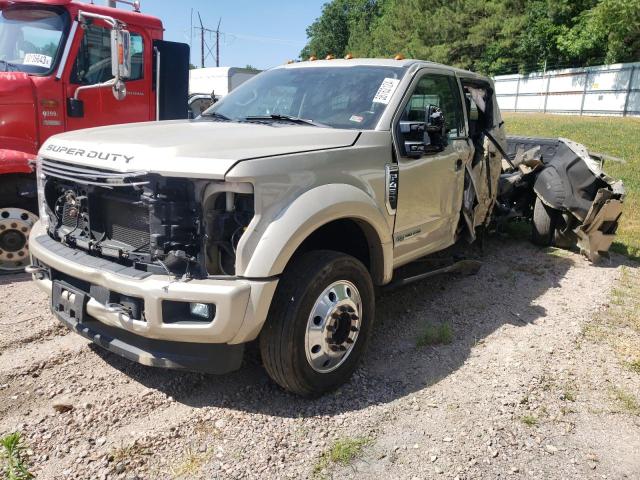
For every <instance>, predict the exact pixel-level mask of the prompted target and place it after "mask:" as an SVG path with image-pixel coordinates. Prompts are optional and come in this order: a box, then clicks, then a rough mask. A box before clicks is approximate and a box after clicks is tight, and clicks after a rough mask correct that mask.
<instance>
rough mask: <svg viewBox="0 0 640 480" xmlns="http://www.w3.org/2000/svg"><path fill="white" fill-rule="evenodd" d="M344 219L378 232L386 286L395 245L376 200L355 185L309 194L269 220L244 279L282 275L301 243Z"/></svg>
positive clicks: (344, 185) (325, 187) (324, 189)
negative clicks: (361, 223) (320, 230)
mask: <svg viewBox="0 0 640 480" xmlns="http://www.w3.org/2000/svg"><path fill="white" fill-rule="evenodd" d="M343 218H349V219H354V220H359V221H361V222H364V223H366V224H368V225H369V227H371V229H372V230H373V231H375V233H376V235H377V237H378V239H377V240H378V241H379V242H380V246H381V250H382V255H383V259H382V260H383V278H382V281H383V283H387V282H388V281H389V280H390V279H391V276H392V273H393V243H392V235H391V229H390V228H389V225H388V223H387V221H386V218H385V214H384V213H383V212H382V210H381V209H380V207H379V206H378V205H377V204H376V202H375V201H374V199H373V198H371V197H370V196H369V195H367V194H366V193H365V192H364V191H362V190H360V189H359V188H356V187H354V186H352V185H346V184H330V185H322V186H320V187H316V188H314V189H312V190H309V191H307V192H305V193H304V194H302V195H301V196H299V197H298V198H297V199H296V200H295V201H294V202H293V203H291V204H290V205H288V206H287V208H286V209H284V210H282V211H281V212H280V213H279V214H278V215H277V216H276V217H275V218H273V219H270V221H269V223H268V226H267V227H266V229H264V233H263V234H262V235H261V236H260V238H259V239H258V242H257V245H256V248H255V250H254V251H253V253H252V254H251V255H250V258H249V259H248V262H247V263H246V266H245V268H244V269H242V266H243V265H242V264H241V265H239V266H240V271H243V276H245V277H250V278H263V277H273V276H276V275H279V274H281V273H282V272H283V271H284V268H285V266H286V265H287V263H288V262H289V260H290V259H291V257H292V256H293V254H294V253H295V251H296V249H297V248H298V247H299V246H300V245H301V244H302V242H303V241H304V240H305V239H306V238H307V237H308V236H309V235H311V234H312V233H313V232H314V231H315V230H317V229H318V228H320V227H321V226H323V225H325V224H327V223H329V222H331V221H333V220H339V219H343Z"/></svg>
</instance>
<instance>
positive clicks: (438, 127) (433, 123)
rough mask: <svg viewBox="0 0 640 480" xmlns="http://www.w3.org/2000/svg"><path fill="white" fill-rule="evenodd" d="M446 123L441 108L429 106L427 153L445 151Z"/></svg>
mask: <svg viewBox="0 0 640 480" xmlns="http://www.w3.org/2000/svg"><path fill="white" fill-rule="evenodd" d="M446 123H447V122H446V121H445V118H444V113H442V110H441V109H440V107H437V106H435V105H429V106H428V107H427V108H426V109H425V119H424V124H425V135H424V143H425V150H426V151H425V153H437V152H441V151H442V150H444V149H445V147H446V146H447V130H446Z"/></svg>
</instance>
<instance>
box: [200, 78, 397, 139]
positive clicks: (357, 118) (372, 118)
mask: <svg viewBox="0 0 640 480" xmlns="http://www.w3.org/2000/svg"><path fill="white" fill-rule="evenodd" d="M405 72H406V69H404V68H402V67H379V66H354V67H304V68H295V67H294V68H276V69H273V70H269V71H267V72H264V73H261V74H259V75H257V76H256V77H254V78H253V79H251V80H249V81H248V82H246V83H244V84H242V85H241V86H239V87H238V88H237V89H236V90H234V91H233V92H231V93H230V94H229V95H227V96H226V97H224V98H223V99H222V100H220V101H219V102H218V103H216V104H215V105H213V106H212V107H211V108H209V109H208V110H206V111H205V112H204V113H203V116H204V117H207V116H216V117H218V118H221V119H225V118H226V119H229V120H236V121H237V120H249V121H251V120H260V121H269V119H271V120H272V121H287V118H286V117H290V118H289V119H288V120H289V121H293V120H298V121H301V120H304V121H306V122H305V123H313V124H316V125H322V126H329V127H334V128H348V129H373V128H375V126H376V124H377V122H378V120H379V118H380V116H381V115H382V112H383V111H384V109H385V108H386V106H387V104H388V103H389V100H390V98H391V96H392V95H393V93H394V91H395V89H396V87H397V85H398V83H399V81H400V79H401V78H402V76H403V75H404V74H405ZM256 117H257V118H256Z"/></svg>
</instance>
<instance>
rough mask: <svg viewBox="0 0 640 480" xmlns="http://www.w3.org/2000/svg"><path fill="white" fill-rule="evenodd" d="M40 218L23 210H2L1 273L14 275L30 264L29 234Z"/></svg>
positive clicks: (0, 239) (0, 212)
mask: <svg viewBox="0 0 640 480" xmlns="http://www.w3.org/2000/svg"><path fill="white" fill-rule="evenodd" d="M37 220H38V217H37V216H36V215H35V214H34V213H32V212H30V211H28V210H24V209H22V208H14V207H11V208H1V209H0V273H14V272H19V271H21V270H23V269H24V267H26V266H27V265H28V264H29V233H31V228H32V227H33V225H34V224H35V223H36V221H37Z"/></svg>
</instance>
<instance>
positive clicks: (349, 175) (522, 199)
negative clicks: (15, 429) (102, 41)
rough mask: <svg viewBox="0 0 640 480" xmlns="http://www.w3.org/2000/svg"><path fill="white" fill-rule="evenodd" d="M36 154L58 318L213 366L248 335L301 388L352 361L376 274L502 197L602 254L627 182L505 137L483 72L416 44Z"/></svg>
mask: <svg viewBox="0 0 640 480" xmlns="http://www.w3.org/2000/svg"><path fill="white" fill-rule="evenodd" d="M37 171H38V193H39V203H40V221H39V223H38V224H37V225H36V226H35V227H34V229H33V231H32V233H31V236H30V242H29V248H30V253H31V257H32V265H31V266H30V267H29V268H28V271H29V272H31V273H32V274H33V277H34V280H35V281H36V282H37V284H38V285H39V286H40V287H41V288H43V289H44V290H45V291H47V292H48V293H49V294H50V295H51V307H52V311H53V312H54V314H55V315H56V316H57V317H58V318H59V319H60V320H61V321H62V322H63V323H64V324H65V325H67V326H68V327H69V328H71V329H73V330H75V331H76V332H77V333H79V334H80V335H82V336H84V337H86V338H89V339H91V340H92V341H94V342H95V343H97V344H98V345H101V346H102V347H104V348H106V349H108V350H111V351H112V352H115V353H117V354H119V355H122V356H124V357H127V358H129V359H131V360H134V361H137V362H140V363H143V364H145V365H152V366H158V367H167V368H181V369H189V370H200V371H205V372H212V373H224V372H228V371H231V370H233V369H236V368H238V367H239V366H240V363H241V361H242V357H243V349H244V345H245V344H246V343H247V342H251V341H254V340H256V339H257V340H258V341H259V345H260V351H261V355H262V360H263V362H264V365H265V367H266V370H267V371H268V373H269V375H270V376H271V377H272V378H273V379H274V380H275V381H276V382H277V383H279V384H280V385H281V386H282V387H284V388H286V389H288V390H290V391H292V392H295V393H298V394H301V395H318V394H321V393H323V392H325V391H328V390H330V389H333V388H335V387H337V386H338V385H340V384H342V383H344V382H345V381H347V380H348V378H349V376H350V375H351V374H352V372H353V371H354V369H355V368H356V366H357V363H358V361H359V359H360V358H361V357H362V353H363V351H364V349H365V347H366V344H367V339H368V338H369V336H370V334H371V332H372V329H373V328H375V326H374V324H373V319H374V302H375V296H374V288H375V287H376V286H384V285H387V284H389V283H391V282H400V283H402V282H403V281H405V282H406V281H411V280H416V279H421V278H425V277H426V276H428V275H430V274H431V273H433V272H425V273H424V274H417V275H413V276H412V277H411V278H409V279H402V278H398V277H399V275H400V273H399V272H401V271H403V270H406V269H401V268H400V267H403V266H406V265H408V264H411V263H412V262H414V261H416V260H418V259H421V258H423V257H425V256H427V255H430V254H434V253H435V252H439V251H442V250H443V249H446V248H448V247H450V246H452V245H454V244H456V243H457V242H463V241H472V240H473V239H474V238H475V236H476V231H477V230H478V229H480V228H489V227H490V226H491V225H493V224H495V222H500V221H503V220H506V219H510V218H514V217H518V218H528V219H531V221H532V223H533V232H534V233H533V240H534V241H535V242H536V243H539V244H543V245H550V244H553V243H554V242H559V243H564V244H568V243H572V242H573V243H574V244H575V243H576V242H578V243H579V245H580V247H581V248H583V249H584V250H585V252H586V253H588V254H590V255H592V256H596V255H598V253H602V252H603V251H606V250H607V248H608V244H609V243H610V241H611V238H612V236H613V234H614V233H615V229H616V227H617V222H618V219H619V216H620V204H621V201H622V197H623V191H622V187H621V185H620V184H618V183H616V182H614V181H613V180H612V179H610V178H609V177H607V176H606V175H604V174H603V173H602V170H601V162H600V160H599V159H598V158H597V157H595V156H590V155H589V153H587V152H586V150H585V149H584V147H582V146H580V145H576V144H574V143H572V142H570V141H568V140H564V139H526V138H515V139H512V140H510V141H508V140H507V138H506V137H505V133H504V126H503V121H502V119H501V116H500V111H499V109H498V106H497V103H496V99H495V96H494V89H493V84H492V82H491V80H490V79H488V78H485V77H482V76H480V75H476V74H474V73H471V72H466V71H462V70H458V69H454V68H451V67H447V66H443V65H438V64H433V63H429V62H423V61H416V60H380V59H370V60H367V59H361V60H328V61H314V62H301V63H293V64H289V65H286V66H282V67H277V68H274V69H272V70H269V71H267V72H264V73H261V74H260V75H258V76H256V77H255V78H253V79H251V80H250V81H248V82H246V83H245V84H243V85H242V86H240V87H239V88H238V89H237V90H235V91H233V92H232V93H230V94H229V95H228V96H226V97H225V98H223V99H222V100H221V101H220V102H218V103H216V104H215V105H214V106H213V107H211V108H210V109H209V110H207V111H206V112H205V113H204V114H203V115H202V116H200V117H199V118H197V119H195V120H192V121H171V122H160V123H141V124H133V125H127V126H112V127H104V128H97V129H91V130H84V131H79V132H71V133H66V134H63V135H59V136H55V137H53V138H51V139H50V140H49V141H48V142H47V143H46V144H45V145H44V146H43V147H42V149H41V151H40V154H39V158H38V164H37ZM442 270H443V271H448V270H450V268H448V267H445V268H443V269H442Z"/></svg>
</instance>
